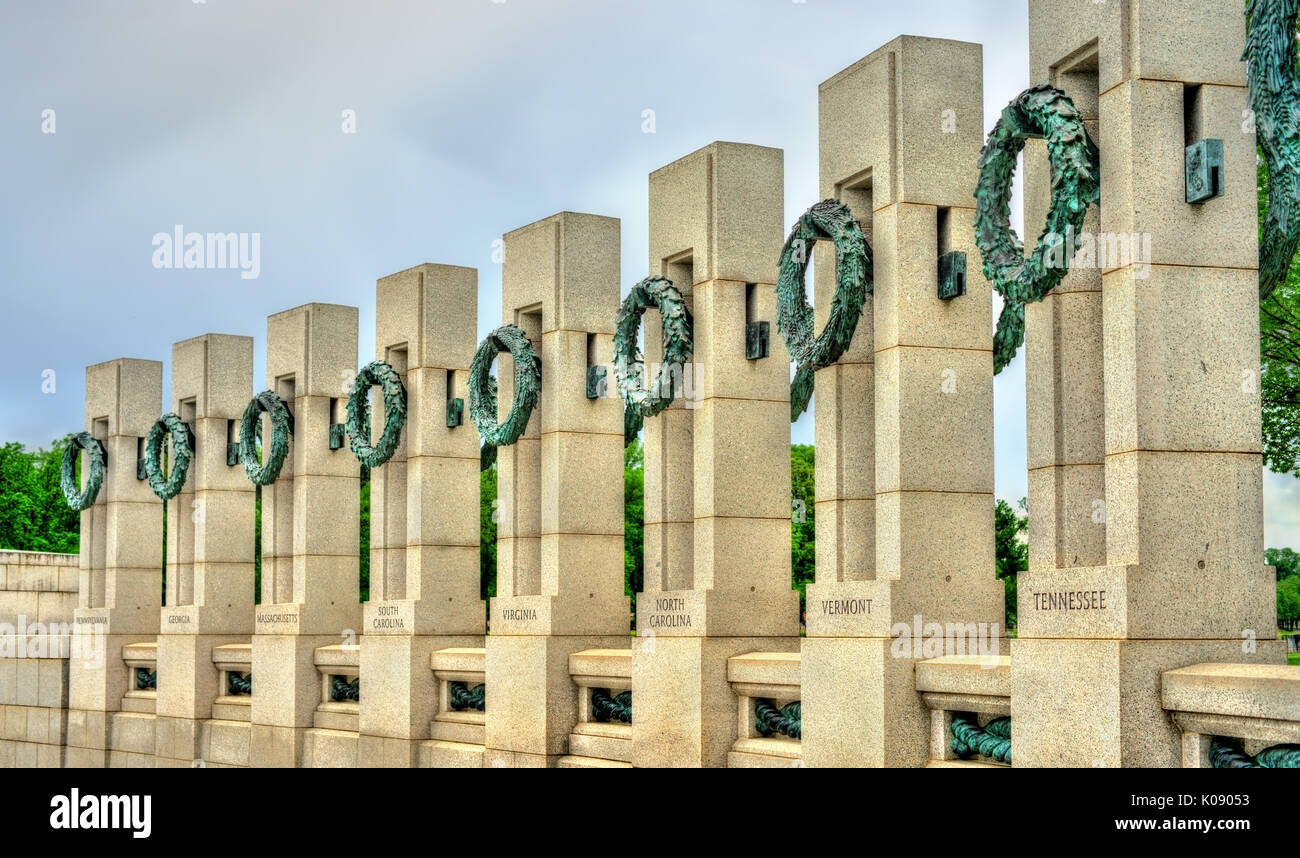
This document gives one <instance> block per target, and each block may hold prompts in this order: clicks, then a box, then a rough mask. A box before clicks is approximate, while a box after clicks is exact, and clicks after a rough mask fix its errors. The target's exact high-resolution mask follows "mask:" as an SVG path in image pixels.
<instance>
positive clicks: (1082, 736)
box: [805, 638, 1286, 768]
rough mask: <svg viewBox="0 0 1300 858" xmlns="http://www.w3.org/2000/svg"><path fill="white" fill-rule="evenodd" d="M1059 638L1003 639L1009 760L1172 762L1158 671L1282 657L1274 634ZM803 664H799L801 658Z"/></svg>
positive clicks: (1178, 751)
mask: <svg viewBox="0 0 1300 858" xmlns="http://www.w3.org/2000/svg"><path fill="white" fill-rule="evenodd" d="M1244 645H1245V642H1244V641H1243V640H1241V639H1236V640H1067V639H1059V638H1057V639H1050V638H1033V639H1025V638H1021V639H1018V640H1016V641H1014V642H1013V643H1012V645H1011V653H1012V658H1011V723H1012V731H1011V742H1012V745H1011V758H1012V760H1013V761H1014V765H1016V766H1017V767H1033V766H1039V767H1046V766H1051V767H1082V768H1087V767H1095V768H1115V767H1121V766H1122V767H1158V768H1177V767H1179V766H1180V765H1182V735H1181V732H1180V731H1179V729H1178V727H1177V726H1176V725H1175V724H1174V722H1173V720H1172V719H1171V718H1170V716H1169V714H1168V713H1167V712H1165V710H1164V709H1163V708H1162V707H1161V705H1160V674H1161V673H1163V672H1164V671H1166V670H1173V669H1175V668H1179V667H1186V666H1188V665H1191V664H1198V663H1200V662H1254V663H1267V664H1279V663H1280V664H1285V663H1286V651H1285V644H1283V642H1282V641H1278V640H1266V641H1257V642H1253V645H1252V646H1251V647H1249V648H1253V649H1254V652H1245V651H1243V646H1244ZM805 670H807V668H806V667H805Z"/></svg>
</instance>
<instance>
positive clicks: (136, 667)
mask: <svg viewBox="0 0 1300 858" xmlns="http://www.w3.org/2000/svg"><path fill="white" fill-rule="evenodd" d="M122 661H124V662H126V667H127V687H126V694H123V695H122V711H123V712H147V713H150V714H152V713H153V712H155V711H156V710H157V705H158V644H157V643H155V642H153V641H148V642H143V643H132V644H127V645H125V646H124V647H122Z"/></svg>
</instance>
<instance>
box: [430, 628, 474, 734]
mask: <svg viewBox="0 0 1300 858" xmlns="http://www.w3.org/2000/svg"><path fill="white" fill-rule="evenodd" d="M484 658H485V656H484V650H483V648H482V647H454V648H451V649H440V650H438V651H437V652H435V653H433V654H432V655H431V656H430V657H429V667H430V668H431V669H432V670H433V678H434V679H435V680H436V681H437V683H438V711H437V714H435V715H434V717H433V721H432V722H430V724H429V737H430V738H431V739H434V740H435V741H443V742H457V743H461V744H466V745H482V744H483V725H484V723H486V720H487V717H486V715H485V714H484V713H485V712H486V709H487V697H486V693H485V691H486V689H485V687H484V682H485V673H484V664H483V663H484Z"/></svg>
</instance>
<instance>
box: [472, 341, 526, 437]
mask: <svg viewBox="0 0 1300 858" xmlns="http://www.w3.org/2000/svg"><path fill="white" fill-rule="evenodd" d="M501 352H510V356H511V357H513V358H514V360H515V398H514V401H513V402H512V403H511V407H510V414H509V415H507V416H506V419H505V422H504V423H502V424H500V425H497V385H496V382H495V381H494V380H493V378H492V376H491V375H490V370H491V368H492V361H493V360H494V359H495V358H496V356H497V355H498V354H500V353H501ZM541 390H542V363H541V361H540V360H539V359H538V357H537V352H535V351H533V344H532V343H531V342H530V341H529V340H528V337H527V336H525V335H524V332H523V331H522V330H520V329H519V328H516V327H515V326H514V325H505V326H503V327H500V328H497V329H496V330H495V331H493V332H492V333H490V334H488V336H487V339H485V340H483V343H482V344H481V345H480V346H479V347H478V351H477V352H475V353H474V360H473V362H471V363H470V365H469V416H470V418H471V419H472V420H473V421H474V425H475V426H477V427H478V434H479V435H480V436H482V438H483V443H484V444H491V445H492V446H493V447H506V446H509V445H510V444H513V443H515V442H516V441H518V440H519V436H521V435H523V434H524V430H525V429H526V428H527V427H528V418H529V416H530V415H531V414H532V413H533V409H534V408H535V407H537V397H538V395H539V394H540V393H541Z"/></svg>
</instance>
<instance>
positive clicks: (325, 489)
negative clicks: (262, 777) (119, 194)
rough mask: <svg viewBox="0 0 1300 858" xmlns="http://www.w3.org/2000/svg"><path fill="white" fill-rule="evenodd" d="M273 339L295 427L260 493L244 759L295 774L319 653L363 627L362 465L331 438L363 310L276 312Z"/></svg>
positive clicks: (277, 382)
mask: <svg viewBox="0 0 1300 858" xmlns="http://www.w3.org/2000/svg"><path fill="white" fill-rule="evenodd" d="M266 341H267V347H266V379H267V387H268V388H269V389H270V390H272V391H274V392H275V393H277V394H278V395H279V397H280V398H281V399H283V400H284V401H285V402H286V403H288V404H289V410H290V412H291V413H292V414H293V422H294V429H293V441H292V445H291V448H290V456H289V458H288V459H286V460H285V464H284V469H283V470H281V472H280V476H279V478H278V479H277V480H276V481H275V483H274V484H273V485H270V486H265V487H264V488H263V489H262V593H261V604H259V605H258V606H257V608H256V610H255V612H254V618H255V626H254V628H255V634H254V635H253V671H252V672H253V681H254V682H255V683H256V685H255V690H254V693H253V703H252V713H251V718H252V729H251V734H250V742H251V744H250V753H249V760H250V762H251V764H252V765H253V766H255V767H293V766H295V765H297V764H298V763H299V761H300V759H301V753H302V744H303V734H304V732H305V731H306V730H307V729H308V728H310V727H311V726H312V716H313V713H314V712H315V710H316V706H317V705H318V704H319V703H320V701H321V687H320V682H321V680H320V675H319V674H318V672H317V670H316V666H315V662H314V657H313V653H314V652H315V650H316V648H317V647H320V646H327V645H330V644H337V643H339V642H340V641H342V642H343V643H345V644H355V643H356V636H357V635H358V634H359V632H360V629H361V604H360V599H359V580H358V574H359V572H358V563H357V545H358V533H359V528H360V520H359V510H360V466H359V465H358V463H357V460H356V457H355V456H353V455H352V451H351V450H350V449H349V448H348V445H347V443H346V441H345V442H344V443H343V445H342V446H341V447H339V448H338V449H336V450H331V449H330V443H329V437H330V427H331V426H332V425H334V424H339V423H343V422H344V421H345V420H346V411H347V395H348V392H350V391H351V388H352V378H353V377H354V376H355V374H356V363H357V309H356V308H355V307H343V306H339V305H337V304H304V305H303V306H301V307H297V308H295V309H292V310H285V311H284V312H282V313H276V314H275V315H273V316H270V317H268V318H267V321H266ZM264 424H265V420H264ZM264 431H266V430H265V429H264ZM269 437H270V436H269V432H267V434H265V435H264V436H263V438H264V440H263V447H264V448H266V446H267V443H268V441H269Z"/></svg>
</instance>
